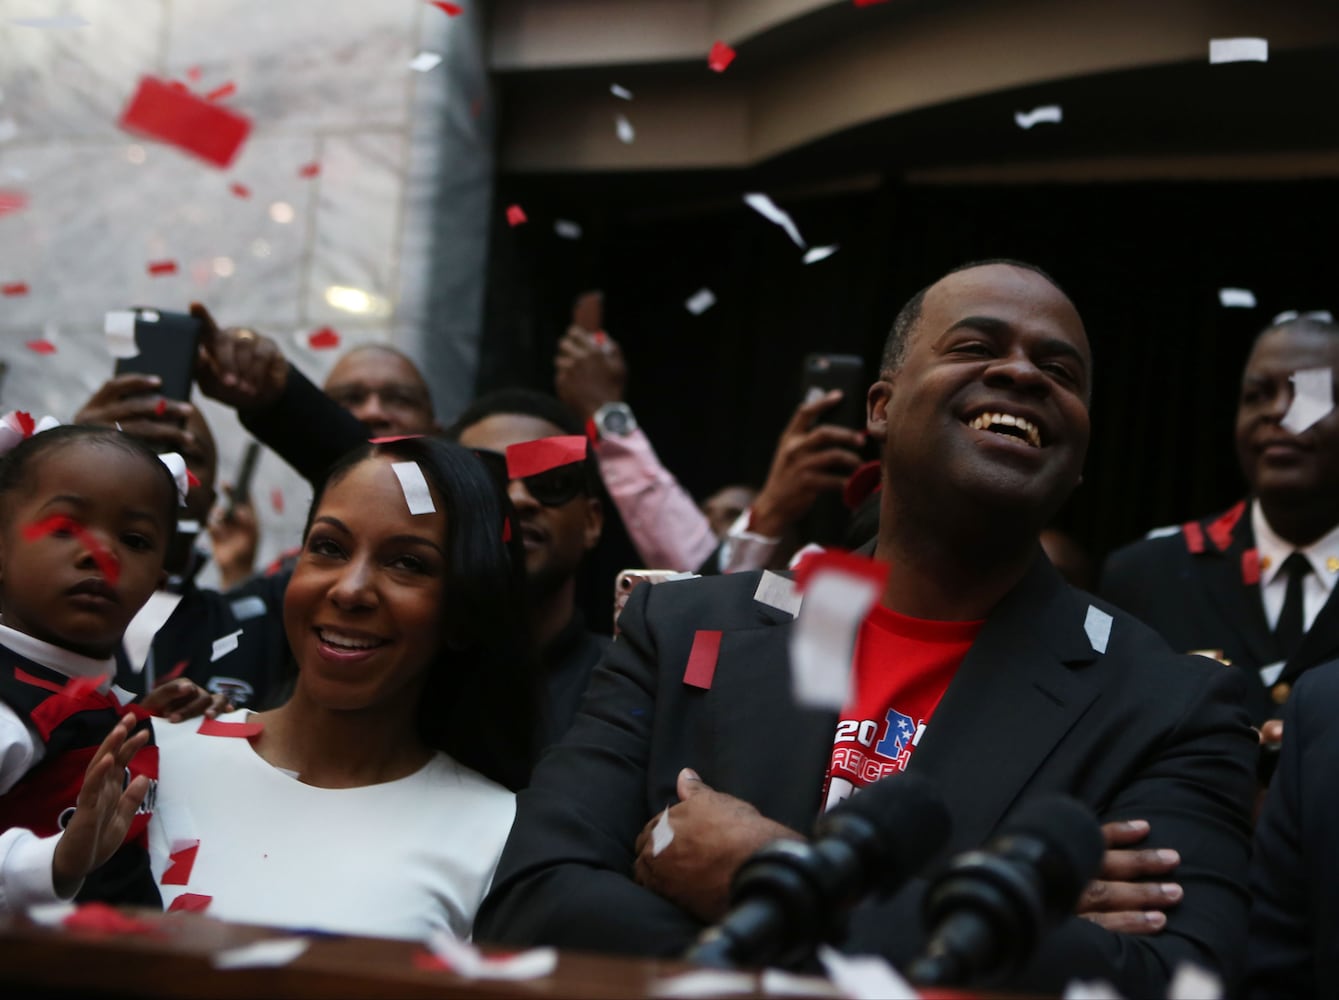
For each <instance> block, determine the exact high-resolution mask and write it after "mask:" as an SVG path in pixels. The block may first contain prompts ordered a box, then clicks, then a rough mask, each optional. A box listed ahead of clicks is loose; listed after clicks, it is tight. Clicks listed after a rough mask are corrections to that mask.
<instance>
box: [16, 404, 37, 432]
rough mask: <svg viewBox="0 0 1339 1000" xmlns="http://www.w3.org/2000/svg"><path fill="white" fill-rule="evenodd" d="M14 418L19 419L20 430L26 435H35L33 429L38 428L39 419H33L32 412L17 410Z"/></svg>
mask: <svg viewBox="0 0 1339 1000" xmlns="http://www.w3.org/2000/svg"><path fill="white" fill-rule="evenodd" d="M14 419H15V420H17V421H18V423H19V430H20V431H22V432H23V436H24V437H26V438H28V437H32V436H33V431H34V430H36V429H37V421H36V420H34V419H33V415H32V414H31V413H28V412H27V411H26V410H15V411H14Z"/></svg>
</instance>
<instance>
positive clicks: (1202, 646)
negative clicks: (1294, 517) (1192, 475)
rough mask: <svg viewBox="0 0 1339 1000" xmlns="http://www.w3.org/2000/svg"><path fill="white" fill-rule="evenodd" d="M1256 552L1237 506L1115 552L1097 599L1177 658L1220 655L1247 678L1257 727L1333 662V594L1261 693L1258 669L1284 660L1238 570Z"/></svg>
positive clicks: (1336, 622) (1336, 630)
mask: <svg viewBox="0 0 1339 1000" xmlns="http://www.w3.org/2000/svg"><path fill="white" fill-rule="evenodd" d="M1254 551H1255V533H1254V532H1253V531H1252V530H1251V518H1250V514H1249V504H1248V502H1247V501H1242V502H1241V503H1239V504H1237V506H1235V507H1233V508H1231V509H1230V510H1228V511H1225V512H1224V513H1222V514H1216V515H1214V516H1213V517H1208V518H1205V519H1204V520H1202V521H1191V522H1190V523H1189V524H1186V525H1183V526H1182V527H1181V528H1180V529H1179V530H1177V531H1176V532H1174V533H1172V534H1169V535H1164V536H1161V537H1158V538H1145V539H1142V540H1140V541H1138V542H1134V543H1133V544H1131V545H1127V546H1125V547H1124V548H1122V549H1118V550H1117V551H1116V552H1113V553H1112V554H1111V556H1110V557H1109V558H1108V559H1107V562H1106V565H1105V566H1104V567H1103V569H1102V579H1101V582H1100V584H1099V585H1098V592H1099V593H1100V594H1101V595H1102V597H1103V598H1105V599H1106V600H1108V601H1110V602H1111V603H1112V604H1114V605H1116V606H1117V607H1119V608H1122V609H1124V610H1125V611H1128V612H1129V613H1130V614H1132V615H1134V616H1135V617H1136V618H1138V619H1139V620H1140V621H1143V622H1144V623H1145V624H1147V625H1151V626H1152V627H1153V628H1154V629H1155V630H1156V631H1157V632H1158V633H1160V634H1161V635H1162V637H1163V638H1164V639H1166V640H1167V642H1168V643H1170V644H1171V646H1172V648H1173V649H1175V650H1177V651H1178V652H1182V653H1189V652H1198V651H1200V650H1211V651H1220V650H1221V652H1222V657H1223V658H1224V659H1226V660H1228V661H1229V662H1230V663H1231V664H1232V666H1234V667H1240V668H1241V670H1242V671H1243V673H1244V674H1245V675H1246V691H1247V693H1246V708H1247V710H1248V711H1249V712H1250V713H1251V719H1252V721H1253V722H1254V723H1255V724H1256V725H1259V724H1260V723H1262V722H1264V721H1265V720H1266V719H1269V718H1271V717H1273V716H1276V715H1278V714H1279V712H1280V710H1281V705H1282V703H1283V702H1284V701H1286V700H1287V698H1288V694H1289V692H1290V691H1291V689H1292V685H1293V684H1294V683H1295V682H1296V681H1297V678H1298V677H1300V676H1301V675H1302V674H1303V673H1304V672H1305V671H1306V670H1308V669H1309V668H1311V667H1314V666H1315V665H1316V664H1318V663H1324V662H1325V661H1326V660H1332V659H1335V658H1336V657H1339V594H1332V595H1331V597H1330V600H1329V601H1328V602H1327V603H1326V605H1325V607H1323V608H1322V609H1321V611H1320V614H1319V615H1317V616H1316V620H1315V621H1314V622H1313V623H1312V625H1311V628H1310V630H1308V632H1307V634H1306V636H1305V638H1303V640H1302V645H1301V646H1300V647H1298V649H1297V652H1296V654H1294V656H1293V657H1292V659H1291V660H1289V661H1288V663H1287V664H1285V666H1284V668H1283V671H1282V673H1280V674H1279V675H1278V677H1277V679H1276V680H1275V681H1274V683H1273V685H1272V686H1270V687H1267V686H1266V685H1265V683H1264V681H1263V680H1262V679H1261V677H1260V668H1261V667H1264V666H1267V665H1269V664H1271V663H1277V662H1278V661H1279V660H1281V659H1282V654H1281V652H1280V651H1279V648H1278V643H1277V641H1276V640H1275V638H1274V633H1273V632H1272V631H1270V628H1269V625H1268V623H1267V622H1266V621H1265V610H1264V606H1263V604H1262V603H1261V598H1260V586H1259V584H1258V583H1256V582H1251V574H1250V572H1249V569H1245V570H1244V568H1243V563H1247V564H1249V562H1250V560H1252V559H1253V558H1254ZM1257 579H1258V578H1257Z"/></svg>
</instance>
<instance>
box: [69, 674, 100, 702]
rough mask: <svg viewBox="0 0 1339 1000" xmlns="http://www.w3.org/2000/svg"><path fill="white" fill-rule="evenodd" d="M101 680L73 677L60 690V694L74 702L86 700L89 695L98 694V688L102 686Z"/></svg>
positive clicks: (98, 678)
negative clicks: (81, 699)
mask: <svg viewBox="0 0 1339 1000" xmlns="http://www.w3.org/2000/svg"><path fill="white" fill-rule="evenodd" d="M102 680H103V679H102V678H101V677H75V678H72V679H71V680H70V681H69V682H68V683H67V684H66V685H65V687H63V688H62V689H61V692H60V693H61V694H62V695H64V696H65V697H66V698H74V699H75V700H78V699H80V698H86V697H88V696H89V695H90V694H97V693H99V692H98V687H99V685H101V684H102Z"/></svg>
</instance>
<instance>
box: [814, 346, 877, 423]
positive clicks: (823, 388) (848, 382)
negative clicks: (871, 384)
mask: <svg viewBox="0 0 1339 1000" xmlns="http://www.w3.org/2000/svg"><path fill="white" fill-rule="evenodd" d="M867 387H868V386H867V384H866V382H865V362H864V361H862V360H861V359H860V358H859V357H857V356H856V355H854V354H810V355H809V356H808V357H807V358H805V359H804V375H803V384H802V385H801V387H800V393H801V396H800V398H801V399H808V398H809V395H810V393H811V392H812V391H813V390H815V389H817V390H819V391H820V392H828V391H829V390H832V389H840V390H841V391H842V399H841V402H840V403H838V404H837V405H836V406H834V407H833V408H832V409H830V410H825V411H824V412H823V413H822V414H821V415H820V416H819V418H818V422H819V423H820V424H836V425H837V426H838V427H849V428H850V429H851V430H853V431H863V430H864V429H865V389H866V388H867Z"/></svg>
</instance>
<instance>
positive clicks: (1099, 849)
mask: <svg viewBox="0 0 1339 1000" xmlns="http://www.w3.org/2000/svg"><path fill="white" fill-rule="evenodd" d="M995 843H996V844H997V845H999V846H1000V847H1001V848H1003V849H1004V850H1005V851H1008V849H1009V846H1012V845H1018V846H1019V847H1020V848H1022V849H1024V850H1028V848H1027V847H1025V846H1024V845H1031V851H1037V850H1038V849H1039V851H1040V853H1039V854H1038V855H1037V857H1036V863H1037V868H1038V871H1039V872H1040V873H1041V875H1042V882H1041V884H1042V892H1043V896H1044V898H1045V906H1046V909H1047V911H1048V913H1050V914H1053V915H1055V916H1060V915H1064V914H1068V913H1069V912H1071V911H1072V910H1073V909H1074V904H1075V903H1076V902H1077V901H1078V898H1079V893H1081V892H1082V891H1083V888H1084V886H1086V885H1087V884H1088V883H1089V882H1090V881H1091V880H1092V878H1093V876H1095V875H1096V874H1097V871H1098V869H1099V868H1100V867H1101V865H1102V855H1103V854H1104V853H1105V851H1106V843H1105V842H1104V840H1103V839H1102V829H1101V827H1100V826H1099V825H1098V822H1097V817H1096V816H1095V815H1094V814H1093V811H1092V810H1091V809H1089V808H1088V807H1087V806H1086V805H1084V804H1083V803H1082V802H1079V801H1078V800H1077V799H1073V798H1070V797H1069V796H1067V795H1042V796H1038V797H1037V798H1033V799H1029V800H1027V801H1026V802H1024V803H1023V804H1022V806H1020V807H1019V809H1018V810H1017V812H1015V813H1014V814H1013V815H1012V816H1011V817H1009V820H1008V822H1006V823H1005V824H1004V825H1003V826H1002V827H1001V828H1000V832H999V835H998V836H997V837H996V838H995ZM1006 845H1009V846H1006Z"/></svg>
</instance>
